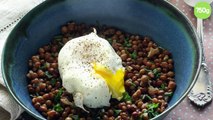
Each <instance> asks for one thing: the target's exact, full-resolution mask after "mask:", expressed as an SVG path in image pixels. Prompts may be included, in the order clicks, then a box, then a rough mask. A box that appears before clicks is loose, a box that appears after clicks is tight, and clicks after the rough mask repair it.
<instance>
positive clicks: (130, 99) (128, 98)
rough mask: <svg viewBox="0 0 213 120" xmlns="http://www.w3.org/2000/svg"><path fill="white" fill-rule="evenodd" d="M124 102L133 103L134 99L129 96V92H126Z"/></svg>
mask: <svg viewBox="0 0 213 120" xmlns="http://www.w3.org/2000/svg"><path fill="white" fill-rule="evenodd" d="M122 101H132V98H131V96H129V94H128V93H127V92H124V93H123V98H122Z"/></svg>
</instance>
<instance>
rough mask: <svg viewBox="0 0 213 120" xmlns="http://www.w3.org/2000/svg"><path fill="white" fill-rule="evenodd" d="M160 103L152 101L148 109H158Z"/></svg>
mask: <svg viewBox="0 0 213 120" xmlns="http://www.w3.org/2000/svg"><path fill="white" fill-rule="evenodd" d="M158 106H159V104H158V103H150V104H148V105H147V108H148V110H149V109H150V110H151V109H156V108H158Z"/></svg>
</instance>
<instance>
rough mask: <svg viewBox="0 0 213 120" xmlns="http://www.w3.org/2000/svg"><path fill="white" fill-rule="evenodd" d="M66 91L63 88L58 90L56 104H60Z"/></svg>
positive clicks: (55, 98)
mask: <svg viewBox="0 0 213 120" xmlns="http://www.w3.org/2000/svg"><path fill="white" fill-rule="evenodd" d="M63 92H64V90H63V89H62V88H60V89H59V90H58V93H57V94H56V95H55V97H54V100H55V102H59V101H60V99H61V95H62V94H63Z"/></svg>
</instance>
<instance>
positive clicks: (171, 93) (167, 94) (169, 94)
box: [164, 92, 173, 97]
mask: <svg viewBox="0 0 213 120" xmlns="http://www.w3.org/2000/svg"><path fill="white" fill-rule="evenodd" d="M172 95H173V92H165V93H164V96H168V97H171V96H172Z"/></svg>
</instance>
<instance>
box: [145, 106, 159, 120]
mask: <svg viewBox="0 0 213 120" xmlns="http://www.w3.org/2000/svg"><path fill="white" fill-rule="evenodd" d="M158 106H159V104H158V103H150V104H148V105H147V109H148V110H147V111H146V112H147V113H148V116H149V117H150V118H153V117H155V116H157V115H158V114H159V113H158V112H157V108H158Z"/></svg>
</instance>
